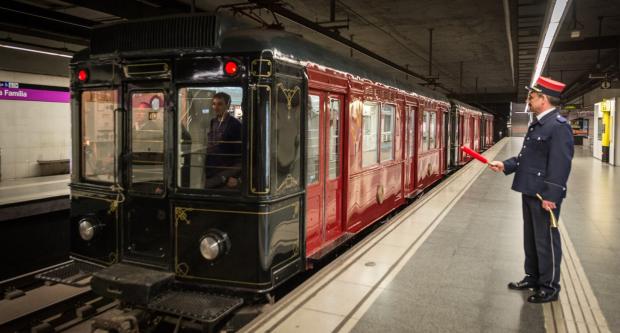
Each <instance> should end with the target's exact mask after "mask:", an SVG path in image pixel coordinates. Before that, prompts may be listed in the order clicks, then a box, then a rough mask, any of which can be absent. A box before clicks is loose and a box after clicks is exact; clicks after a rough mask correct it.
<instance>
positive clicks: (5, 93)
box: [0, 82, 70, 103]
mask: <svg viewBox="0 0 620 333" xmlns="http://www.w3.org/2000/svg"><path fill="white" fill-rule="evenodd" d="M69 99H70V94H69V89H68V88H64V87H52V86H41V85H36V84H27V83H17V82H0V100H11V101H27V102H51V103H69Z"/></svg>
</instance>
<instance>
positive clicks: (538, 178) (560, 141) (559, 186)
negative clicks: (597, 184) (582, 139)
mask: <svg viewBox="0 0 620 333" xmlns="http://www.w3.org/2000/svg"><path fill="white" fill-rule="evenodd" d="M534 119H536V118H534ZM573 152H574V149H573V131H572V128H571V127H570V125H569V124H568V122H567V121H566V118H564V117H562V116H561V115H560V113H559V112H558V110H557V109H555V110H553V111H551V112H550V113H548V114H546V115H545V116H544V117H543V118H542V119H540V120H535V121H534V122H532V124H530V126H529V127H528V132H527V134H526V135H525V139H524V140H523V147H522V148H521V152H520V153H519V155H518V156H515V157H512V158H509V159H507V160H505V161H504V173H505V174H506V175H509V174H511V173H513V172H514V173H515V178H514V180H513V182H512V189H513V190H515V191H517V192H521V193H523V194H527V195H532V196H535V195H536V194H537V193H538V194H540V195H541V196H542V197H543V199H545V200H548V201H552V202H555V203H559V202H560V201H562V199H563V198H565V197H566V182H567V181H568V175H569V173H570V168H571V160H572V158H573Z"/></svg>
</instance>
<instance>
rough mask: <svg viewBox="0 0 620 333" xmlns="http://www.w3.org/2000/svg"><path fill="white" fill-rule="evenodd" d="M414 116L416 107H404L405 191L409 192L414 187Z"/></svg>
mask: <svg viewBox="0 0 620 333" xmlns="http://www.w3.org/2000/svg"><path fill="white" fill-rule="evenodd" d="M415 116H416V108H415V106H413V105H408V106H407V107H406V115H405V119H406V120H407V122H406V131H405V133H406V140H405V144H406V147H405V193H408V194H409V193H411V192H413V190H414V189H415V185H416V184H415V179H416V178H415V171H416V163H415V162H416V158H415V147H416V146H415V144H416V140H415V134H416V132H415V126H416V125H415Z"/></svg>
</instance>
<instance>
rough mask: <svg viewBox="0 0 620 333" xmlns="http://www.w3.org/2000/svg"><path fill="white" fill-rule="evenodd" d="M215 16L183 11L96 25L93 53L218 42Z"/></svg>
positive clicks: (205, 44)
mask: <svg viewBox="0 0 620 333" xmlns="http://www.w3.org/2000/svg"><path fill="white" fill-rule="evenodd" d="M216 30H217V29H216V17H215V16H213V15H183V16H169V17H162V18H153V19H146V20H139V21H132V22H124V23H117V24H111V25H104V26H100V27H97V28H94V29H93V31H92V35H91V40H90V50H91V52H92V53H93V54H101V53H112V52H116V51H119V52H122V51H138V50H152V49H174V48H209V47H213V46H214V45H215V39H216V33H217V31H216Z"/></svg>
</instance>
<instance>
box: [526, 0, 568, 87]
mask: <svg viewBox="0 0 620 333" xmlns="http://www.w3.org/2000/svg"><path fill="white" fill-rule="evenodd" d="M568 3H569V0H556V1H555V3H554V4H553V10H552V12H551V15H548V16H547V17H548V18H549V21H547V22H545V23H546V24H547V28H546V29H545V33H544V37H543V39H542V44H540V47H539V49H538V57H537V58H536V67H535V69H534V75H533V76H532V81H531V83H530V85H534V83H536V80H538V78H539V77H540V74H541V73H542V70H543V67H545V64H546V63H547V58H548V57H549V51H550V49H551V44H553V41H554V40H555V37H556V35H557V33H558V30H559V27H560V22H561V21H562V18H563V17H564V12H565V11H566V9H567V8H568Z"/></svg>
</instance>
